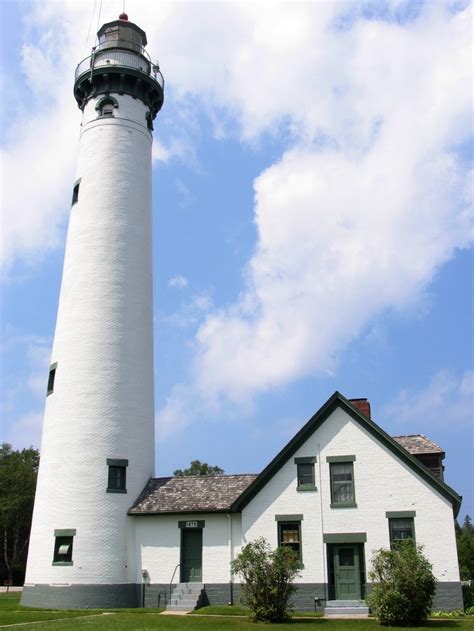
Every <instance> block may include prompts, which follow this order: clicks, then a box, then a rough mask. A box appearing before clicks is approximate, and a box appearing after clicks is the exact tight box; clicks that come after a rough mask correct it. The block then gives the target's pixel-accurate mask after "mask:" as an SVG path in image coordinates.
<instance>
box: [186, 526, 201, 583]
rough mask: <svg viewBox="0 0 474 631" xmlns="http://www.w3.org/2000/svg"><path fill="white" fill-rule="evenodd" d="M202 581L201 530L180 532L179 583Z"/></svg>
mask: <svg viewBox="0 0 474 631" xmlns="http://www.w3.org/2000/svg"><path fill="white" fill-rule="evenodd" d="M201 581H202V530H201V529H200V528H199V529H196V530H185V529H183V530H181V582H182V583H200V582H201Z"/></svg>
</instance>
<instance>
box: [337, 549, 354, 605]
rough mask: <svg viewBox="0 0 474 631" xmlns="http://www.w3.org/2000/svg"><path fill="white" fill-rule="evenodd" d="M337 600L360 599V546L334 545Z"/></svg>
mask: <svg viewBox="0 0 474 631" xmlns="http://www.w3.org/2000/svg"><path fill="white" fill-rule="evenodd" d="M334 579H335V586H336V600H360V576H359V547H358V546H354V545H350V544H348V545H337V546H334Z"/></svg>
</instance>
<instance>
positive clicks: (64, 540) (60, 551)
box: [53, 529, 76, 565]
mask: <svg viewBox="0 0 474 631" xmlns="http://www.w3.org/2000/svg"><path fill="white" fill-rule="evenodd" d="M75 534H76V530H75V529H67V530H63V529H61V530H55V531H54V553H53V565H73V561H72V548H73V543H74V536H75Z"/></svg>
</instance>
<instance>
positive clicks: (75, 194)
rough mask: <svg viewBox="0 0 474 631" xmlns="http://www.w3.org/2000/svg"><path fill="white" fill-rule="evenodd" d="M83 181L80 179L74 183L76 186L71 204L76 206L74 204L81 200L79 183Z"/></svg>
mask: <svg viewBox="0 0 474 631" xmlns="http://www.w3.org/2000/svg"><path fill="white" fill-rule="evenodd" d="M80 183H81V181H80V180H78V181H77V182H76V183H75V184H74V188H73V189H72V202H71V206H74V204H76V203H77V201H78V200H79V185H80Z"/></svg>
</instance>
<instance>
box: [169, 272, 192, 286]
mask: <svg viewBox="0 0 474 631" xmlns="http://www.w3.org/2000/svg"><path fill="white" fill-rule="evenodd" d="M168 285H169V287H176V288H177V289H185V288H186V287H187V286H188V279H187V278H186V277H185V276H182V275H181V274H177V275H176V276H172V277H171V278H170V279H169V280H168Z"/></svg>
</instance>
